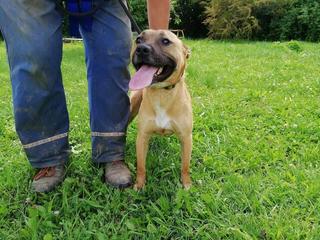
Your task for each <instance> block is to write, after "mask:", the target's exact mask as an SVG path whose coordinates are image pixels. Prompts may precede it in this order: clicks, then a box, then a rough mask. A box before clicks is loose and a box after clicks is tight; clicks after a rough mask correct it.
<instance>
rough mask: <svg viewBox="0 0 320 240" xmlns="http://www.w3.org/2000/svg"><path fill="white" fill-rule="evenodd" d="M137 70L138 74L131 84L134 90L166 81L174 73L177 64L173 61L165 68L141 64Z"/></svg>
mask: <svg viewBox="0 0 320 240" xmlns="http://www.w3.org/2000/svg"><path fill="white" fill-rule="evenodd" d="M171 61H172V60H171ZM136 68H137V72H136V73H135V75H134V76H133V77H132V78H131V80H130V83H129V87H130V89H132V90H139V89H143V88H145V87H148V86H150V85H152V84H155V83H159V82H163V81H165V80H166V79H167V78H168V77H170V76H171V74H172V73H173V72H174V70H175V63H174V61H172V62H171V63H170V64H168V65H164V66H151V65H148V64H139V65H138V66H136Z"/></svg>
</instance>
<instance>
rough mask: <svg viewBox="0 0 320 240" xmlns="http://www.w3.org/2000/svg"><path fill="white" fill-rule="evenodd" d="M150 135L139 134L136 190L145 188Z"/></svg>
mask: <svg viewBox="0 0 320 240" xmlns="http://www.w3.org/2000/svg"><path fill="white" fill-rule="evenodd" d="M149 139H150V135H148V134H144V133H138V136H137V141H136V151H137V178H136V183H135V185H134V189H135V190H139V189H141V188H143V186H144V184H145V181H146V157H147V152H148V147H149Z"/></svg>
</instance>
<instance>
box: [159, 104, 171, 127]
mask: <svg viewBox="0 0 320 240" xmlns="http://www.w3.org/2000/svg"><path fill="white" fill-rule="evenodd" d="M155 111H156V119H155V122H156V125H157V127H159V128H162V129H171V124H170V121H171V119H170V118H169V116H168V115H167V113H166V112H165V110H164V109H163V108H161V107H160V105H159V104H157V105H156V106H155Z"/></svg>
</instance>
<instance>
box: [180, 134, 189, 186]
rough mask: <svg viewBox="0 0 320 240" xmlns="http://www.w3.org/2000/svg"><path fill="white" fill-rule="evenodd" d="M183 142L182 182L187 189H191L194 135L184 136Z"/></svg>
mask: <svg viewBox="0 0 320 240" xmlns="http://www.w3.org/2000/svg"><path fill="white" fill-rule="evenodd" d="M180 141H181V160H182V166H181V181H182V185H183V187H184V188H185V189H187V190H188V189H189V188H190V187H191V178H190V160H191V151H192V135H191V134H190V135H187V136H182V137H181V138H180Z"/></svg>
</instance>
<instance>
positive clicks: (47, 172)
mask: <svg viewBox="0 0 320 240" xmlns="http://www.w3.org/2000/svg"><path fill="white" fill-rule="evenodd" d="M55 172H56V168H55V167H45V168H41V169H40V170H39V172H38V173H37V174H36V175H35V176H34V177H33V180H39V179H41V178H43V177H52V176H54V175H55Z"/></svg>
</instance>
